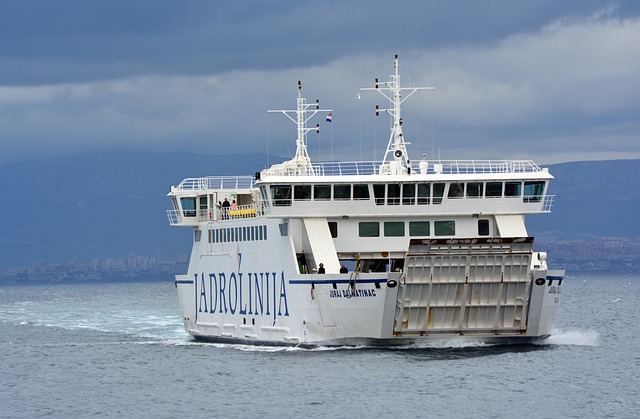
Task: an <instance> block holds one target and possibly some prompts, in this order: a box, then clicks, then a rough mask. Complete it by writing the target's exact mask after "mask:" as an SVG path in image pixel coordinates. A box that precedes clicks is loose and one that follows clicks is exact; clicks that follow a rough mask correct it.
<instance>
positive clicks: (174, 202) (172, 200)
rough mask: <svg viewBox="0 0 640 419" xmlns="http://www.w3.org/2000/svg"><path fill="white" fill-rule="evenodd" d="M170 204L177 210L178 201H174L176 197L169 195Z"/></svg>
mask: <svg viewBox="0 0 640 419" xmlns="http://www.w3.org/2000/svg"><path fill="white" fill-rule="evenodd" d="M171 204H172V205H173V209H174V210H175V211H178V210H179V208H178V201H176V198H175V197H173V196H172V197H171Z"/></svg>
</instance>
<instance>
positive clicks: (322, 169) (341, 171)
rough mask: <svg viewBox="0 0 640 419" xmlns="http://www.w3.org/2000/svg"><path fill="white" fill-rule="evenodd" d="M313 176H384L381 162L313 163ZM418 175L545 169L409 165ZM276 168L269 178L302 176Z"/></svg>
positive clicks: (479, 163)
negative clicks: (380, 174)
mask: <svg viewBox="0 0 640 419" xmlns="http://www.w3.org/2000/svg"><path fill="white" fill-rule="evenodd" d="M311 167H312V171H311V175H312V176H313V175H315V176H350V175H372V174H378V173H380V169H381V167H382V162H380V161H356V162H327V163H313V164H312V165H311ZM409 167H410V168H411V173H414V174H419V173H422V174H492V173H535V172H541V171H543V170H544V169H541V168H540V167H539V166H538V165H536V164H535V163H534V162H533V161H531V160H436V161H426V160H421V161H412V162H411V163H410V164H409ZM278 169H279V168H272V169H270V170H268V171H267V173H266V174H267V175H276V176H300V173H299V171H296V170H288V169H287V167H282V168H281V170H278Z"/></svg>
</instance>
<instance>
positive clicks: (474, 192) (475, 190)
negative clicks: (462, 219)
mask: <svg viewBox="0 0 640 419" xmlns="http://www.w3.org/2000/svg"><path fill="white" fill-rule="evenodd" d="M481 196H482V182H469V183H467V197H468V198H480V197H481Z"/></svg>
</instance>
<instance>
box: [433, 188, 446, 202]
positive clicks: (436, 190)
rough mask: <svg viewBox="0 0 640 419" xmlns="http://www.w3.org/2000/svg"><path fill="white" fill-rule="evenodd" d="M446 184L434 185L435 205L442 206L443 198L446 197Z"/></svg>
mask: <svg viewBox="0 0 640 419" xmlns="http://www.w3.org/2000/svg"><path fill="white" fill-rule="evenodd" d="M444 186H445V184H444V183H434V184H433V203H434V204H442V197H443V196H444Z"/></svg>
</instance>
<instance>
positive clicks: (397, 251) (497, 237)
mask: <svg viewBox="0 0 640 419" xmlns="http://www.w3.org/2000/svg"><path fill="white" fill-rule="evenodd" d="M421 89H430V88H402V87H401V85H400V75H399V69H398V58H397V56H396V58H395V59H394V74H393V75H391V77H390V81H388V82H378V80H377V79H376V82H375V84H374V87H373V88H369V89H362V91H363V92H364V91H375V92H379V93H381V94H383V95H384V96H385V97H386V98H387V99H388V101H389V104H390V106H389V108H387V109H380V108H377V111H378V112H386V113H388V114H389V115H390V117H391V121H392V123H391V134H390V138H389V143H388V146H387V150H386V153H385V156H384V160H383V161H382V162H331V163H312V162H311V159H310V158H309V155H308V152H307V148H306V135H307V133H308V132H309V131H312V130H317V129H319V128H318V127H315V128H308V122H309V121H310V120H311V119H312V118H313V117H314V115H316V114H317V113H318V112H327V111H330V110H328V109H324V110H323V109H320V106H319V104H318V103H317V102H316V103H311V104H309V103H307V102H306V99H305V98H303V97H302V87H301V84H300V83H298V97H297V106H296V109H295V110H290V111H287V110H277V111H271V112H281V113H283V114H285V115H286V116H287V117H288V118H289V119H291V120H292V121H293V122H294V123H295V124H296V127H297V139H296V154H295V156H294V157H293V158H292V159H291V160H289V161H285V162H283V163H279V164H276V165H273V166H271V167H270V168H268V169H265V170H262V171H261V172H259V173H256V175H255V176H245V177H235V176H234V177H225V176H221V177H205V178H189V179H185V180H183V181H182V182H181V183H180V184H179V185H178V186H177V187H172V188H171V191H170V193H169V196H170V197H171V200H172V203H173V209H172V210H169V211H168V216H169V220H170V223H171V225H177V226H189V227H191V228H192V230H193V249H192V253H191V258H190V261H189V268H188V273H187V274H186V275H179V276H177V277H176V286H177V288H178V294H179V299H180V307H181V310H182V316H183V322H184V325H185V329H186V331H187V332H188V333H189V334H191V335H192V336H194V337H195V338H197V339H202V340H209V341H220V342H243V343H254V344H277V345H303V346H314V345H359V344H365V345H405V344H413V343H416V342H422V341H429V340H433V339H467V340H474V341H482V342H496V343H512V342H532V341H537V340H540V339H544V338H546V337H547V336H549V335H550V334H551V331H552V326H553V321H554V318H555V314H556V310H557V307H558V302H559V296H560V290H561V285H562V277H563V272H560V271H549V270H548V268H547V262H546V254H545V253H543V252H534V251H533V237H531V236H530V235H529V234H528V232H527V229H526V226H525V216H526V215H528V214H539V213H548V212H550V210H551V205H552V202H553V196H551V195H548V194H547V190H548V186H549V182H550V180H551V179H552V178H553V177H552V176H551V174H550V173H549V172H548V171H547V170H546V169H544V168H540V167H538V166H537V165H536V164H535V163H533V162H532V161H513V160H509V161H503V160H499V161H490V160H487V161H440V160H431V161H429V160H426V159H422V160H418V161H412V160H411V159H410V158H409V154H408V147H407V145H408V144H409V143H408V142H406V141H405V139H404V136H403V132H402V125H403V119H402V115H401V104H402V102H403V101H404V100H405V99H407V98H408V97H409V96H410V95H411V94H413V93H414V92H415V91H417V90H421Z"/></svg>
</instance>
